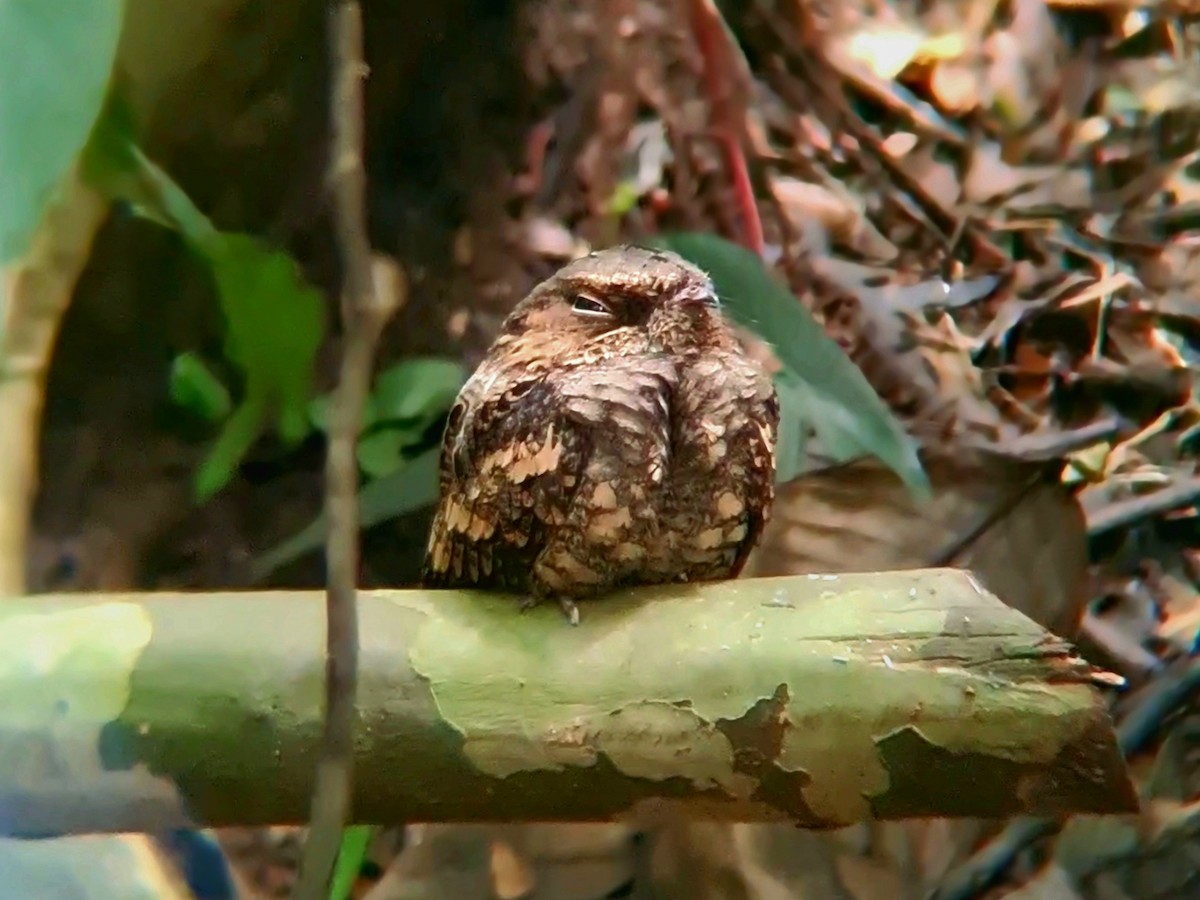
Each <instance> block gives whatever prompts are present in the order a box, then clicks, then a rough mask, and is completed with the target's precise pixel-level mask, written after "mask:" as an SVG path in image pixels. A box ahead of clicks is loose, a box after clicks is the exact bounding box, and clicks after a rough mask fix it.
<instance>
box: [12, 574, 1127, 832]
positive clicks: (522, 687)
mask: <svg viewBox="0 0 1200 900" xmlns="http://www.w3.org/2000/svg"><path fill="white" fill-rule="evenodd" d="M322 603H323V595H322V594H321V593H320V592H319V591H311V592H292V593H284V592H261V593H258V592H255V593H251V592H239V593H233V592H225V593H211V594H133V593H129V594H103V595H74V596H68V595H61V596H54V597H38V598H29V599H24V600H13V601H9V602H5V603H3V604H0V834H48V833H49V834H53V833H81V832H91V831H115V830H150V829H156V828H161V827H164V826H167V825H181V824H189V823H190V824H203V825H214V826H220V825H254V824H265V823H279V824H282V823H297V822H301V821H302V820H303V819H304V818H305V816H306V815H307V813H308V796H309V790H310V788H311V779H312V772H313V768H314V764H315V761H316V753H317V743H318V737H319V734H320V725H321V719H320V717H321V686H322V676H323V665H324V657H323V647H324V620H323V606H322ZM359 615H360V620H361V623H362V627H361V636H362V637H361V683H360V689H359V695H358V697H359V702H358V711H357V722H356V734H355V754H356V757H355V770H356V772H358V773H359V777H358V778H356V785H355V798H354V818H355V820H356V821H358V822H372V823H381V824H387V823H396V822H402V821H408V822H413V821H424V822H460V821H536V820H559V821H565V820H577V821H585V820H592V821H594V820H608V819H620V818H622V817H625V816H628V815H631V814H636V813H637V812H638V811H639V810H644V809H645V808H646V807H648V806H656V805H659V804H662V803H671V804H678V805H679V806H681V807H682V808H683V809H684V811H685V812H689V813H691V814H693V815H696V816H700V817H708V818H717V819H725V820H731V819H732V820H743V821H771V820H779V821H791V822H794V823H795V824H797V825H800V826H804V827H812V828H832V827H838V826H842V825H846V824H849V823H852V822H855V821H861V820H862V819H865V818H872V817H876V818H885V819H897V818H910V817H926V816H935V817H942V816H973V817H1004V816H1011V815H1037V816H1059V815H1068V814H1072V813H1084V812H1086V813H1119V812H1127V811H1130V810H1132V809H1135V808H1136V798H1135V795H1134V792H1133V788H1132V785H1131V784H1130V781H1129V777H1128V774H1127V772H1126V770H1125V767H1124V764H1123V762H1122V759H1121V756H1120V753H1119V751H1118V748H1117V744H1116V740H1115V737H1114V734H1113V730H1112V727H1111V723H1110V721H1109V717H1108V714H1107V711H1106V704H1105V700H1104V696H1103V692H1102V689H1101V685H1102V684H1103V683H1104V678H1103V674H1102V673H1099V672H1097V671H1096V670H1094V669H1092V668H1091V667H1090V666H1088V665H1087V664H1086V663H1084V662H1083V661H1082V660H1080V659H1078V658H1077V657H1076V656H1075V655H1074V654H1073V652H1072V650H1071V648H1070V646H1069V645H1068V644H1066V643H1065V642H1063V641H1061V640H1059V639H1058V638H1055V637H1054V636H1052V635H1051V634H1049V633H1048V632H1046V631H1045V630H1044V629H1042V628H1041V627H1040V626H1038V625H1036V624H1035V623H1033V622H1032V621H1030V620H1029V619H1027V618H1026V617H1025V616H1023V615H1021V614H1020V613H1019V612H1016V611H1015V610H1012V609H1010V608H1008V607H1006V606H1004V605H1003V604H1002V603H1000V602H999V601H998V600H997V599H996V598H995V597H993V596H992V595H990V594H988V593H986V592H984V591H983V590H982V589H980V588H979V587H978V585H977V584H976V583H975V581H974V580H973V579H972V578H971V577H970V576H969V575H966V574H965V573H962V572H956V571H951V570H926V571H910V572H885V573H877V574H861V575H838V576H801V577H788V578H763V579H745V580H739V581H734V582H724V583H719V584H710V585H684V586H675V587H668V588H654V589H639V590H636V591H630V592H628V593H626V594H623V595H621V596H617V597H611V598H608V599H606V600H603V601H597V602H595V603H591V604H588V605H586V606H584V608H583V624H582V625H581V626H580V627H579V628H574V629H573V628H569V627H567V626H566V625H565V624H564V623H563V621H562V617H561V615H560V614H559V613H558V611H557V609H551V608H538V609H534V610H532V611H530V612H528V613H524V614H521V613H519V612H518V611H517V608H516V600H515V599H513V598H509V597H502V596H495V595H482V594H477V593H459V592H450V591H440V592H435V591H375V592H361V593H360V600H359ZM114 647H116V648H118V649H119V652H116V651H114V650H113V649H112V648H114ZM114 709H119V710H120V713H119V714H118V715H115V716H114V715H113V714H112V711H113V710H114Z"/></svg>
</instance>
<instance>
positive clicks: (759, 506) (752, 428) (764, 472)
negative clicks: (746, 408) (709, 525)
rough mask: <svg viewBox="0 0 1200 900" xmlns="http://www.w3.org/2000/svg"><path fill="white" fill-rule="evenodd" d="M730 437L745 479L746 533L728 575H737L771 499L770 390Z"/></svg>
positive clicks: (773, 416) (775, 416)
mask: <svg viewBox="0 0 1200 900" xmlns="http://www.w3.org/2000/svg"><path fill="white" fill-rule="evenodd" d="M759 411H760V415H757V416H753V417H751V418H750V419H749V420H748V421H747V422H745V423H744V424H743V425H742V427H741V428H740V429H739V430H738V433H737V434H736V435H735V436H734V437H733V444H734V446H735V447H738V448H739V452H740V453H742V454H744V455H743V459H745V460H746V461H747V464H746V466H745V469H746V472H747V480H746V483H745V485H744V486H743V488H742V490H743V496H744V497H745V504H746V512H745V515H746V537H745V538H744V539H743V540H742V542H741V543H740V544H738V548H737V553H736V555H735V556H734V559H733V566H732V568H731V569H730V573H729V577H730V578H737V577H738V575H740V574H741V572H742V569H743V568H745V566H746V561H747V560H748V559H749V558H750V552H751V551H752V550H753V549H754V548H755V547H756V546H758V542H759V539H760V538H761V537H762V533H763V529H764V528H765V527H766V525H767V520H768V519H769V518H770V514H771V504H772V503H773V502H774V499H775V443H776V439H777V437H778V434H779V398H778V397H777V396H776V395H775V393H774V392H772V393H771V395H770V397H768V398H767V400H766V401H765V402H764V403H763V404H762V406H761V407H760V408H759Z"/></svg>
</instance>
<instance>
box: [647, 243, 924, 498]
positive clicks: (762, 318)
mask: <svg viewBox="0 0 1200 900" xmlns="http://www.w3.org/2000/svg"><path fill="white" fill-rule="evenodd" d="M656 243H658V244H659V245H661V246H663V247H665V248H666V249H669V250H673V251H675V252H676V253H678V254H679V255H680V256H682V257H684V258H685V259H687V260H689V261H690V262H692V263H694V264H696V265H697V266H699V267H700V268H702V269H704V270H705V271H707V272H708V274H709V276H710V277H711V278H712V280H713V284H714V285H715V287H716V289H717V294H718V295H719V296H720V298H721V303H722V305H723V307H724V308H725V310H726V311H727V312H728V313H729V314H730V316H731V317H732V318H733V319H734V320H736V321H737V322H739V323H740V324H742V325H744V326H745V327H746V328H749V329H751V330H752V331H754V332H755V334H757V335H758V336H759V337H761V338H762V339H763V340H764V341H767V342H768V343H770V344H771V346H772V347H774V349H775V353H776V355H777V356H778V357H779V360H780V362H781V363H782V364H783V365H784V366H785V367H786V370H785V372H784V373H782V374H781V375H780V376H779V377H778V378H777V382H778V384H780V385H782V386H783V390H782V391H781V406H782V407H784V408H785V409H790V410H791V412H789V415H788V418H789V420H790V421H784V422H783V423H782V425H781V431H784V432H789V431H792V430H796V429H801V428H803V427H804V425H805V424H807V425H808V426H811V428H812V429H813V430H814V431H815V433H816V436H817V438H818V440H819V441H820V442H821V444H822V446H823V449H824V450H825V451H826V452H827V453H828V454H829V455H830V456H831V457H832V458H833V459H834V460H836V461H839V462H844V461H847V460H850V459H855V458H859V457H862V456H866V455H873V456H876V457H878V458H879V459H880V460H881V461H882V462H883V463H884V464H885V465H887V466H888V467H889V468H891V469H892V470H893V471H894V472H895V473H896V474H897V475H899V476H900V477H901V478H902V479H903V480H904V482H905V483H906V484H907V485H908V486H909V488H910V489H911V490H912V491H913V492H914V493H915V494H916V495H917V496H919V497H922V498H927V497H928V496H929V494H930V487H929V479H928V477H927V476H926V474H925V471H924V469H923V468H922V466H921V461H920V458H919V457H918V455H917V447H916V443H915V442H914V441H913V440H912V438H910V437H909V436H908V434H907V433H906V432H905V431H904V428H903V426H901V424H900V422H899V421H898V420H897V419H896V417H895V416H894V415H892V412H891V410H890V409H888V407H887V405H886V404H885V403H884V402H883V400H882V399H881V398H880V397H879V395H878V394H877V393H875V390H874V388H872V387H871V385H870V383H869V382H868V381H867V379H866V377H865V376H864V375H863V373H862V371H861V370H860V369H859V368H858V366H856V365H855V364H854V362H853V361H852V360H851V359H850V358H849V357H848V356H847V355H846V354H845V353H844V352H843V351H842V348H841V347H839V346H838V345H837V343H836V342H835V341H834V340H833V339H832V338H830V337H829V335H827V334H826V333H825V330H824V329H823V328H821V326H820V325H819V324H818V323H817V321H816V320H815V319H813V317H812V315H811V314H810V313H809V312H808V310H806V309H805V308H804V307H803V306H802V305H801V304H800V302H799V301H798V300H797V299H796V298H795V297H794V296H793V295H792V293H791V291H789V290H788V289H787V287H786V286H785V285H783V284H782V283H781V282H780V281H778V280H777V279H776V278H774V277H773V276H772V275H771V273H770V272H769V271H768V270H767V269H766V267H765V266H764V265H763V263H762V261H761V260H760V259H759V258H758V257H757V256H756V255H755V254H754V253H752V252H750V251H749V250H747V249H745V248H744V247H740V246H738V245H737V244H733V243H731V242H729V241H726V240H724V239H723V238H720V237H717V236H716V235H710V234H697V233H691V232H675V233H671V234H664V235H661V236H659V238H658V240H657V242H656ZM784 393H787V394H788V396H787V397H786V398H784V397H783V394H784ZM798 434H799V431H798V430H797V431H796V432H795V435H791V434H789V435H787V440H789V441H792V440H793V439H794V437H795V436H796V435H798ZM782 440H783V437H782V436H781V441H782ZM788 446H789V447H791V446H792V445H790V444H789V445H788ZM789 453H792V451H791V450H789ZM802 455H803V454H794V453H793V456H794V457H798V456H802ZM798 471H799V462H798V459H796V458H793V459H788V460H783V459H781V461H780V466H779V480H780V481H786V480H789V479H790V478H792V477H795V475H796V474H798Z"/></svg>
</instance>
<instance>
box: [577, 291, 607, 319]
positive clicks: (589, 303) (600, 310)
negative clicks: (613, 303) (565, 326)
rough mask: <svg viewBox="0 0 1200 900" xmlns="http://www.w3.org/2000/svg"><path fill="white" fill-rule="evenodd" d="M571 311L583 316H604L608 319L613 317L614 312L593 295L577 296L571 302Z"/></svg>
mask: <svg viewBox="0 0 1200 900" xmlns="http://www.w3.org/2000/svg"><path fill="white" fill-rule="evenodd" d="M571 309H572V310H574V311H575V312H577V313H579V314H580V315H581V316H596V317H601V316H603V317H605V318H608V317H610V316H611V315H612V310H611V309H609V308H608V307H607V306H605V305H604V304H603V303H601V302H600V301H599V300H597V299H596V298H595V297H593V296H592V295H591V294H576V295H575V296H574V298H572V300H571Z"/></svg>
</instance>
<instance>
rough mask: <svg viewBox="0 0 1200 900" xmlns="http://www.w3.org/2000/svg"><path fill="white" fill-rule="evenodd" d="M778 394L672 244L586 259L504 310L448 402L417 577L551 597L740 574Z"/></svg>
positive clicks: (762, 518) (566, 599) (760, 517)
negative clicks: (436, 494)
mask: <svg viewBox="0 0 1200 900" xmlns="http://www.w3.org/2000/svg"><path fill="white" fill-rule="evenodd" d="M778 422H779V405H778V399H777V397H776V395H775V391H774V388H773V386H772V383H771V379H770V377H769V376H768V375H767V373H766V372H765V371H764V370H763V368H762V367H761V366H760V365H759V364H758V363H757V362H756V361H754V360H753V359H751V358H750V357H749V356H748V355H747V354H746V353H745V352H744V350H743V348H742V346H741V344H740V343H739V341H738V338H737V336H736V334H735V333H734V331H733V329H732V328H731V327H730V324H729V323H728V322H727V321H726V319H725V318H724V316H723V315H722V313H721V309H720V304H719V302H718V300H717V297H716V294H715V292H714V289H713V285H712V282H711V281H710V280H709V278H708V277H707V276H706V275H705V274H704V273H703V272H702V271H700V270H699V269H698V268H696V267H695V266H693V265H691V264H690V263H687V262H685V261H684V260H683V259H682V258H681V257H679V256H677V255H675V254H673V253H668V252H665V251H659V250H651V249H646V248H641V247H632V246H626V247H617V248H613V249H609V250H604V251H601V252H597V253H593V254H591V255H590V256H586V257H583V258H581V259H577V260H575V261H574V262H571V263H569V264H567V265H566V266H564V267H563V268H562V269H560V270H559V271H558V272H557V273H556V274H555V275H553V276H552V277H550V278H548V279H547V280H545V281H543V282H542V283H540V284H539V285H537V286H536V287H535V288H534V289H533V290H532V291H531V292H530V294H529V296H528V297H526V298H525V299H524V300H522V301H521V302H520V303H519V304H518V305H517V306H516V307H515V308H514V309H513V310H512V312H511V313H510V314H509V316H508V318H507V319H506V320H505V321H504V324H503V325H502V326H501V329H500V333H499V335H498V337H497V338H496V340H495V342H494V343H493V345H492V347H491V348H490V350H489V352H488V355H487V356H486V358H485V359H484V361H483V362H482V363H481V364H480V365H479V367H478V368H477V369H476V371H475V372H474V374H473V375H472V376H471V378H470V379H469V380H468V381H467V383H466V384H465V385H464V386H463V388H462V391H461V392H460V394H459V396H458V400H457V402H456V403H455V405H454V407H453V408H452V410H451V412H450V418H449V421H448V423H447V426H446V431H445V435H444V437H443V443H442V452H441V474H440V499H439V503H438V507H437V510H436V512H435V515H434V520H433V525H432V529H431V533H430V537H429V544H428V547H427V550H426V556H425V563H424V570H423V574H422V582H423V583H424V584H425V585H426V586H429V587H462V588H467V587H475V588H485V589H487V588H490V589H496V590H504V591H511V592H514V593H518V594H521V595H523V596H524V598H525V600H524V602H523V606H528V605H532V604H534V603H537V602H539V601H542V600H553V601H557V602H558V603H559V604H560V605H561V606H562V607H563V609H564V611H565V612H566V613H567V615H568V617H569V618H570V620H571V621H572V623H577V622H578V620H579V613H578V608H577V607H576V605H575V601H577V600H581V599H584V598H587V597H595V596H598V595H601V594H604V593H606V592H609V591H612V590H614V589H616V588H619V587H624V586H629V585H635V584H656V583H664V582H672V581H707V580H717V579H724V578H732V577H736V576H737V575H738V573H739V572H740V571H741V570H742V567H743V566H744V564H745V562H746V558H747V556H748V555H749V553H750V551H751V550H752V549H753V547H754V546H755V544H756V543H757V541H758V539H759V537H760V535H761V533H762V530H763V526H764V524H765V522H766V520H767V517H768V515H769V513H770V507H771V502H772V499H773V497H774V480H775V439H776V432H777V429H778Z"/></svg>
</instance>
